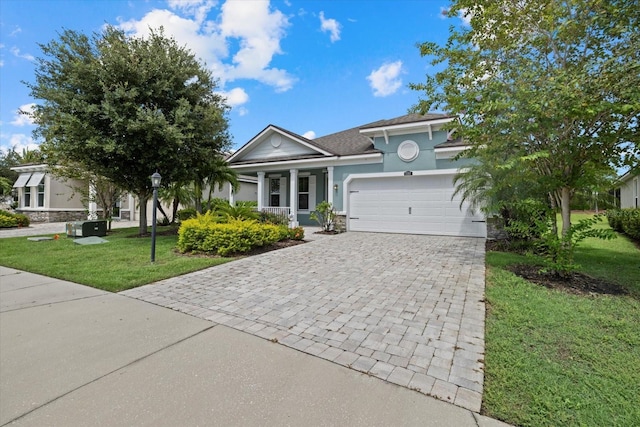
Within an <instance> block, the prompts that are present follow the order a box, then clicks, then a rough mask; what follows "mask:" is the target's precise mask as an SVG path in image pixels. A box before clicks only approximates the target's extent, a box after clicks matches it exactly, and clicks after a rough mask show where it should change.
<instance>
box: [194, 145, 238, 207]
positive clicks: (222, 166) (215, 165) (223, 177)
mask: <svg viewBox="0 0 640 427" xmlns="http://www.w3.org/2000/svg"><path fill="white" fill-rule="evenodd" d="M227 182H228V183H229V184H230V185H231V188H233V191H238V189H239V188H240V182H239V181H238V175H237V174H236V171H234V170H233V169H231V168H230V167H229V164H228V163H227V161H226V160H225V159H223V158H222V157H221V156H215V157H214V158H213V159H212V161H211V163H209V165H208V167H207V169H206V170H205V171H204V173H203V177H202V179H201V180H200V181H197V180H196V182H195V185H194V187H195V196H196V197H195V200H194V201H195V205H196V210H197V211H198V212H200V213H202V193H203V191H202V190H203V188H204V187H205V186H206V185H208V186H209V192H208V195H207V204H209V203H210V202H211V199H212V197H213V192H214V189H215V187H216V185H217V186H218V190H219V191H222V187H223V186H224V184H225V183H227Z"/></svg>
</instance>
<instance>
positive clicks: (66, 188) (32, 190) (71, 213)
mask: <svg viewBox="0 0 640 427" xmlns="http://www.w3.org/2000/svg"><path fill="white" fill-rule="evenodd" d="M11 170H14V171H16V172H18V174H19V175H18V178H17V179H16V182H15V183H14V184H13V189H14V201H15V202H16V203H17V206H16V212H19V213H23V214H25V215H27V216H28V217H29V219H30V220H31V221H32V222H66V221H78V220H85V219H90V218H92V217H94V215H95V213H96V211H97V207H96V206H95V204H94V203H86V201H85V200H83V198H82V196H81V195H80V194H78V193H77V192H75V191H74V190H73V188H74V187H75V188H78V187H81V186H88V184H87V183H84V182H81V181H77V180H67V181H65V180H63V179H61V178H59V177H56V176H55V175H54V174H52V173H51V170H50V167H49V165H46V164H38V165H22V166H16V167H13V168H11ZM239 181H240V188H239V190H238V191H237V192H235V193H234V192H233V191H231V190H232V189H231V188H230V185H229V183H226V184H225V185H224V186H223V188H222V190H219V189H218V187H217V186H216V188H214V191H213V194H212V197H218V198H222V199H225V200H229V201H231V202H233V201H234V200H249V201H255V200H256V193H257V182H256V179H255V178H254V177H243V176H240V177H239ZM208 192H209V189H208V188H205V189H204V191H203V193H204V195H205V196H206V195H208ZM152 206H153V205H152V201H151V200H150V201H149V202H148V204H147V212H148V213H149V214H150V213H151V209H152ZM165 211H166V212H169V211H170V207H169V206H165ZM138 215H139V203H138V200H137V199H136V198H135V197H134V196H133V195H131V194H125V195H123V196H122V197H121V198H120V200H118V201H117V202H116V204H115V206H114V210H113V219H115V220H119V219H121V220H131V221H137V220H138V218H139V216H138ZM150 217H151V216H150V215H149V218H150Z"/></svg>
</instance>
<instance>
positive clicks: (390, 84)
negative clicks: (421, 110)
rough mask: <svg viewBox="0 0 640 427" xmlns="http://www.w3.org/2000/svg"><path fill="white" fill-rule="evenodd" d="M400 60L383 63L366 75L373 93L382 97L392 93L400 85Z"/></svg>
mask: <svg viewBox="0 0 640 427" xmlns="http://www.w3.org/2000/svg"><path fill="white" fill-rule="evenodd" d="M402 71H403V70H402V61H396V62H390V63H385V64H382V66H380V68H378V69H377V70H373V71H372V72H371V74H369V75H368V76H367V80H369V86H371V88H372V89H373V95H374V96H379V97H384V96H389V95H392V94H394V93H396V91H397V90H398V89H399V88H400V86H402V79H400V77H399V76H400V74H401V73H402Z"/></svg>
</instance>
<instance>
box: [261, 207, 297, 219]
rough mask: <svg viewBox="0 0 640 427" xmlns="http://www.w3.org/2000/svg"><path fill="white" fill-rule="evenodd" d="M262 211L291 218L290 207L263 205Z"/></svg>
mask: <svg viewBox="0 0 640 427" xmlns="http://www.w3.org/2000/svg"><path fill="white" fill-rule="evenodd" d="M262 212H268V213H270V214H273V215H277V216H279V217H282V218H286V219H287V221H288V220H289V214H290V213H291V208H289V207H273V206H263V207H262Z"/></svg>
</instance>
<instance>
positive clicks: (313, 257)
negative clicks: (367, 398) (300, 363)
mask: <svg viewBox="0 0 640 427" xmlns="http://www.w3.org/2000/svg"><path fill="white" fill-rule="evenodd" d="M484 242H485V241H484V239H477V238H460V237H441V236H424V235H399V234H381V233H355V232H350V233H344V234H340V235H335V236H327V237H326V238H322V239H318V240H315V241H313V242H309V243H306V244H302V245H298V246H294V247H290V248H286V249H281V250H277V251H272V252H267V253H264V254H261V255H257V256H253V257H247V258H243V259H239V260H236V261H233V262H230V263H227V264H223V265H220V266H216V267H212V268H209V269H206V270H202V271H198V272H195V273H191V274H187V275H184V276H179V277H175V278H172V279H168V280H164V281H161V282H157V283H153V284H150V285H147V286H142V287H139V288H135V289H131V290H128V291H125V292H122V294H124V295H128V296H130V297H133V298H137V299H141V300H144V301H148V302H151V303H154V304H158V305H161V306H165V307H170V308H172V309H174V310H179V311H181V312H185V313H188V314H191V315H193V316H197V317H200V318H204V319H208V320H210V321H212V322H215V323H218V324H222V325H226V326H229V327H232V328H235V329H238V330H241V331H245V332H247V333H250V334H253V335H257V336H259V337H262V338H265V339H268V340H272V341H274V342H278V343H280V344H283V345H285V346H288V347H291V348H294V349H297V350H300V351H302V352H305V353H308V354H311V355H314V356H317V357H321V358H323V359H326V360H329V361H332V362H334V363H337V364H340V365H343V366H346V367H349V368H351V369H355V370H357V371H361V372H365V373H367V374H369V375H373V376H376V377H378V378H381V379H383V380H386V381H389V382H392V383H395V384H398V385H400V386H403V387H408V388H410V389H414V390H417V391H419V392H421V393H424V394H428V395H431V396H434V397H437V398H439V399H442V400H445V401H448V402H452V403H454V404H456V405H458V406H461V407H464V408H467V409H470V410H472V411H476V412H478V411H479V410H480V404H481V401H482V385H483V380H484V370H483V369H484V318H485V304H484V283H485V267H484Z"/></svg>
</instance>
